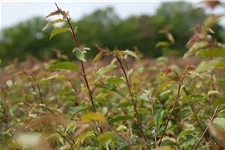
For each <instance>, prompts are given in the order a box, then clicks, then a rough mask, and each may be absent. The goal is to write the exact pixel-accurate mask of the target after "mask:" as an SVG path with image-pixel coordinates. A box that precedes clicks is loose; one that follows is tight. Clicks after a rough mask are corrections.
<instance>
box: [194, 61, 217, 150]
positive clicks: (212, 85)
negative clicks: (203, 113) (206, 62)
mask: <svg viewBox="0 0 225 150" xmlns="http://www.w3.org/2000/svg"><path fill="white" fill-rule="evenodd" d="M210 60H212V58H210ZM210 79H211V88H212V90H216V87H215V84H214V79H213V70H211V71H210ZM211 103H212V101H211ZM219 108H220V105H217V107H216V108H215V110H214V112H213V114H212V117H211V119H210V121H209V123H208V125H207V127H206V128H205V130H204V132H203V133H202V135H201V137H200V138H199V140H198V141H197V142H196V144H195V146H194V148H193V150H195V149H196V148H197V147H198V145H199V144H200V142H201V141H202V138H203V137H204V136H205V134H206V132H207V130H208V129H209V126H210V125H211V123H212V122H213V120H214V118H215V116H216V114H217V112H218V110H219Z"/></svg>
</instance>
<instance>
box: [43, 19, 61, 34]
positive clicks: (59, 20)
mask: <svg viewBox="0 0 225 150" xmlns="http://www.w3.org/2000/svg"><path fill="white" fill-rule="evenodd" d="M60 22H63V20H62V19H57V20H55V21H50V22H48V23H47V24H46V25H45V27H44V29H43V30H42V31H44V30H46V29H47V28H48V27H50V26H51V25H54V24H56V23H60Z"/></svg>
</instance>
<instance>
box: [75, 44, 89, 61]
mask: <svg viewBox="0 0 225 150" xmlns="http://www.w3.org/2000/svg"><path fill="white" fill-rule="evenodd" d="M73 52H75V53H76V57H77V59H79V60H81V61H86V59H85V55H86V53H87V51H85V50H83V51H81V50H80V49H79V48H78V47H76V48H74V49H73Z"/></svg>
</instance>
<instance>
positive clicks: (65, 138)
mask: <svg viewBox="0 0 225 150" xmlns="http://www.w3.org/2000/svg"><path fill="white" fill-rule="evenodd" d="M55 131H56V132H57V133H58V134H60V135H61V136H62V137H63V139H64V140H65V141H66V142H67V143H68V144H69V146H70V147H71V148H72V149H73V145H72V144H71V143H70V140H69V139H67V137H65V136H64V135H63V134H62V133H61V132H59V131H58V130H55Z"/></svg>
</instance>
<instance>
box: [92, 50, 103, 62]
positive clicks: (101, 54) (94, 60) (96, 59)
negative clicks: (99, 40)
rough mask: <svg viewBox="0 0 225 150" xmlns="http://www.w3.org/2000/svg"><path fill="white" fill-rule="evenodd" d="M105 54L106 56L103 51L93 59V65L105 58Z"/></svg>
mask: <svg viewBox="0 0 225 150" xmlns="http://www.w3.org/2000/svg"><path fill="white" fill-rule="evenodd" d="M103 54H104V53H103V51H101V52H99V53H98V54H97V55H96V56H95V58H94V59H93V61H92V63H95V62H96V61H98V60H99V59H101V58H102V56H103Z"/></svg>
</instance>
